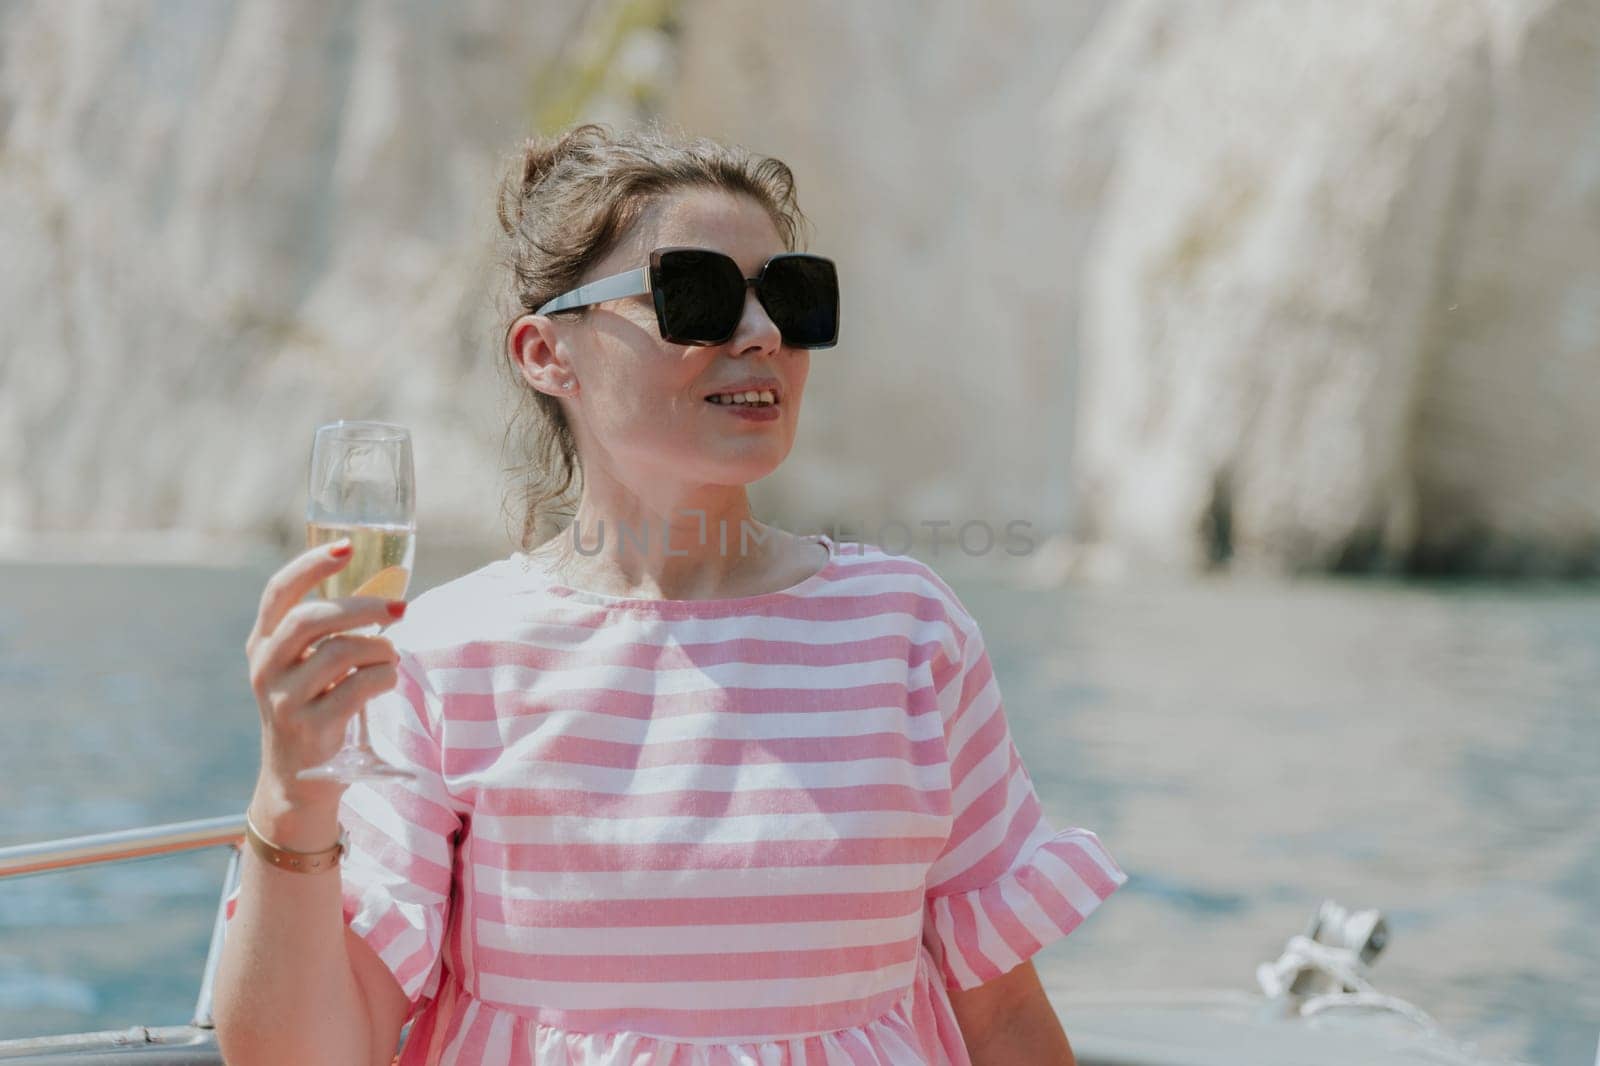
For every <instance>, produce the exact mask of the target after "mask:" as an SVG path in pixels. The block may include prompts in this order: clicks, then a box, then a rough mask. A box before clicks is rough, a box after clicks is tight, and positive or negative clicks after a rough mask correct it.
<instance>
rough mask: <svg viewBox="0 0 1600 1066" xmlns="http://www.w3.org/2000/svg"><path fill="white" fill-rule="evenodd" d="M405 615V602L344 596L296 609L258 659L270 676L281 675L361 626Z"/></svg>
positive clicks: (263, 644) (267, 640)
mask: <svg viewBox="0 0 1600 1066" xmlns="http://www.w3.org/2000/svg"><path fill="white" fill-rule="evenodd" d="M404 613H405V602H404V601H403V600H386V599H384V598H383V597H381V596H341V597H339V598H338V599H335V600H311V601H309V602H307V603H302V604H299V605H297V606H296V607H294V608H293V609H291V610H290V611H289V613H288V614H287V615H285V616H284V618H283V620H282V621H281V622H280V623H279V624H278V627H277V628H276V629H274V630H273V631H272V634H271V636H268V637H266V638H265V639H264V640H263V641H262V642H261V643H260V644H259V645H258V646H257V649H256V650H257V652H258V653H259V654H258V655H257V656H256V658H257V659H258V660H259V662H260V668H261V669H262V670H264V671H266V672H267V673H282V672H285V671H287V670H290V669H292V668H293V667H294V666H295V664H297V663H299V662H301V661H302V660H304V659H306V658H308V656H310V655H311V654H314V653H315V651H316V647H314V645H317V643H318V642H319V641H322V640H323V639H324V638H326V637H331V636H332V635H333V634H335V633H343V632H346V631H348V630H352V629H359V628H361V627H362V626H369V625H377V626H384V625H388V624H390V623H392V622H393V621H395V619H396V618H398V617H399V616H400V615H401V614H404Z"/></svg>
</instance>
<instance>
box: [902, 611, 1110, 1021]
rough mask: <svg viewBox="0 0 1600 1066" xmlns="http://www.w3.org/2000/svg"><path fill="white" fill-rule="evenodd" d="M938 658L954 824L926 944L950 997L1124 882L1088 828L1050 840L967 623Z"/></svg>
mask: <svg viewBox="0 0 1600 1066" xmlns="http://www.w3.org/2000/svg"><path fill="white" fill-rule="evenodd" d="M969 627H970V628H968V629H967V630H966V631H965V633H963V634H962V635H961V637H962V644H961V648H960V651H959V653H958V655H957V656H956V657H955V658H954V659H952V658H950V657H948V656H941V657H940V658H939V659H937V660H935V671H934V684H935V687H936V690H937V691H938V702H939V710H940V713H941V715H943V716H944V729H945V742H946V750H947V752H948V756H949V763H950V791H951V815H952V818H953V822H952V825H951V829H950V837H949V840H948V841H947V842H946V844H945V848H944V850H943V852H942V853H941V854H940V855H939V857H938V858H937V859H936V860H934V863H933V865H932V866H931V867H930V868H929V871H928V878H927V899H926V909H925V914H924V923H923V942H924V943H925V944H926V945H927V946H928V949H929V952H930V954H931V955H932V956H933V958H934V959H935V960H936V961H937V962H938V964H939V968H940V970H941V972H942V975H943V977H944V980H945V983H946V985H947V986H948V987H950V988H958V989H970V988H975V987H977V986H978V985H980V984H983V983H984V982H986V981H991V980H993V979H994V978H996V977H999V976H1001V975H1002V974H1005V973H1007V972H1009V971H1010V970H1013V969H1015V968H1016V967H1017V966H1019V965H1021V964H1022V963H1023V962H1024V961H1026V960H1027V959H1028V958H1029V957H1031V956H1032V955H1034V954H1035V953H1036V952H1038V951H1039V950H1040V949H1041V948H1043V947H1044V946H1045V945H1047V944H1049V943H1051V942H1053V941H1055V940H1058V939H1060V938H1061V937H1064V936H1066V935H1067V934H1068V933H1070V932H1072V931H1073V930H1074V929H1076V928H1077V927H1078V925H1079V924H1080V923H1082V921H1083V920H1084V919H1085V918H1086V917H1088V916H1089V914H1090V913H1092V912H1093V911H1094V909H1095V908H1096V907H1098V906H1099V905H1100V904H1101V902H1103V901H1104V900H1105V899H1106V898H1107V897H1109V896H1110V895H1111V894H1112V893H1113V892H1115V891H1116V890H1117V889H1118V888H1120V887H1121V886H1122V885H1123V884H1124V883H1125V882H1126V881H1127V879H1128V877H1127V874H1125V873H1124V872H1123V871H1122V868H1121V867H1120V866H1118V865H1117V862H1116V860H1115V859H1113V858H1112V857H1111V855H1110V853H1109V852H1107V851H1106V849H1105V848H1104V847H1102V846H1101V844H1100V838H1099V837H1098V836H1096V835H1095V834H1094V833H1093V832H1091V831H1090V830H1088V829H1079V828H1071V829H1064V830H1060V831H1057V830H1056V829H1055V828H1054V827H1053V826H1052V825H1050V824H1049V822H1047V821H1046V820H1045V817H1044V811H1043V809H1042V807H1041V805H1040V803H1039V797H1038V794H1037V793H1036V792H1035V791H1034V787H1033V779H1032V778H1031V777H1029V776H1028V771H1027V768H1026V767H1025V766H1023V764H1022V758H1021V756H1020V755H1019V754H1018V753H1017V747H1016V744H1015V743H1014V742H1013V740H1012V737H1011V729H1010V725H1009V724H1008V722H1007V721H1006V714H1005V707H1004V704H1003V702H1002V700H1001V696H1000V688H999V684H998V682H997V681H996V680H995V676H994V670H993V667H992V666H991V664H990V662H989V654H988V651H987V650H986V648H985V646H984V642H983V635H982V634H981V633H980V632H979V631H978V628H977V625H976V623H975V622H971V621H970V619H969Z"/></svg>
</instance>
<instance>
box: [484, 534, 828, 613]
mask: <svg viewBox="0 0 1600 1066" xmlns="http://www.w3.org/2000/svg"><path fill="white" fill-rule="evenodd" d="M802 539H803V540H809V541H815V542H816V543H819V544H821V545H822V546H823V547H824V548H826V549H827V551H828V558H827V561H826V562H824V563H823V564H822V568H821V569H820V570H817V571H816V572H815V573H813V574H811V575H810V576H809V577H806V578H803V579H801V580H800V581H798V582H796V583H795V584H793V585H790V586H789V587H788V588H782V589H776V590H774V591H772V592H758V593H756V594H755V595H753V596H728V597H722V598H719V599H710V600H674V599H648V598H643V597H636V596H613V595H610V594H608V593H604V592H593V591H591V590H589V589H580V588H573V587H572V586H570V585H564V584H562V583H560V582H559V581H555V580H553V579H552V577H551V574H550V571H549V570H548V569H547V568H546V567H544V566H543V565H542V564H540V563H536V562H534V561H533V559H532V557H531V556H530V555H528V553H526V552H513V553H512V555H511V561H512V562H514V563H515V564H516V567H517V568H518V569H519V570H520V572H522V573H524V574H526V575H528V577H529V578H530V579H531V580H533V581H534V582H535V584H536V585H537V587H538V589H539V590H540V591H542V592H545V593H548V594H549V595H551V596H556V597H559V598H561V599H563V600H567V601H570V602H573V603H585V604H590V605H592V606H596V607H615V608H626V609H629V610H636V611H654V612H656V613H661V614H672V615H677V616H679V617H683V616H687V615H693V614H695V613H697V612H701V611H705V612H711V613H720V612H724V611H727V610H729V609H730V608H731V609H744V608H750V607H760V606H764V605H766V604H768V603H774V602H777V601H779V600H787V599H793V598H795V597H797V596H804V595H806V594H807V593H809V592H811V591H812V590H813V589H815V588H817V587H819V586H822V585H825V584H827V583H828V582H829V581H831V580H833V578H834V571H835V570H836V569H837V568H838V566H839V545H838V542H836V541H835V540H834V539H833V538H832V537H830V536H828V535H827V534H826V533H813V534H810V535H808V536H805V537H803V538H802Z"/></svg>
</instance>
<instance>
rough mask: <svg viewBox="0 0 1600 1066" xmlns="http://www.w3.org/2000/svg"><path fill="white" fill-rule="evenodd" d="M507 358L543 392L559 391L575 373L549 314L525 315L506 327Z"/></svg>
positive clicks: (526, 379) (527, 380)
mask: <svg viewBox="0 0 1600 1066" xmlns="http://www.w3.org/2000/svg"><path fill="white" fill-rule="evenodd" d="M505 354H506V358H507V359H509V360H511V365H512V366H513V367H514V368H515V369H516V371H517V373H519V374H521V375H522V380H524V381H526V382H527V383H528V384H529V385H532V386H533V387H534V388H536V389H538V390H539V391H540V392H546V393H556V394H559V393H560V392H561V391H562V389H561V382H562V381H563V380H571V377H572V374H571V371H570V369H569V368H567V367H566V366H565V365H563V363H564V356H565V355H566V352H565V346H564V345H563V344H562V343H561V340H560V338H559V337H558V336H557V335H556V328H555V323H554V322H553V321H551V319H550V318H549V317H548V316H546V315H533V314H525V315H522V316H520V317H518V318H517V319H516V320H515V321H514V322H512V323H511V325H510V326H508V327H507V328H506V346H505Z"/></svg>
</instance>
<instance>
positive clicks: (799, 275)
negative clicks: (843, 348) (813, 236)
mask: <svg viewBox="0 0 1600 1066" xmlns="http://www.w3.org/2000/svg"><path fill="white" fill-rule="evenodd" d="M761 306H763V307H765V308H766V309H767V314H768V315H769V316H771V318H772V321H773V324H774V325H776V326H777V327H778V329H780V330H781V331H783V340H784V343H785V344H788V345H790V346H791V347H794V348H828V347H831V346H832V345H833V344H834V343H836V342H837V340H838V338H839V278H838V275H837V274H836V273H835V271H834V267H833V263H832V262H831V261H830V260H827V259H824V258H823V257H821V256H816V255H787V256H783V257H781V258H778V259H774V260H772V261H771V262H770V263H768V264H767V270H766V273H765V274H764V275H763V276H762V283H761Z"/></svg>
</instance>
